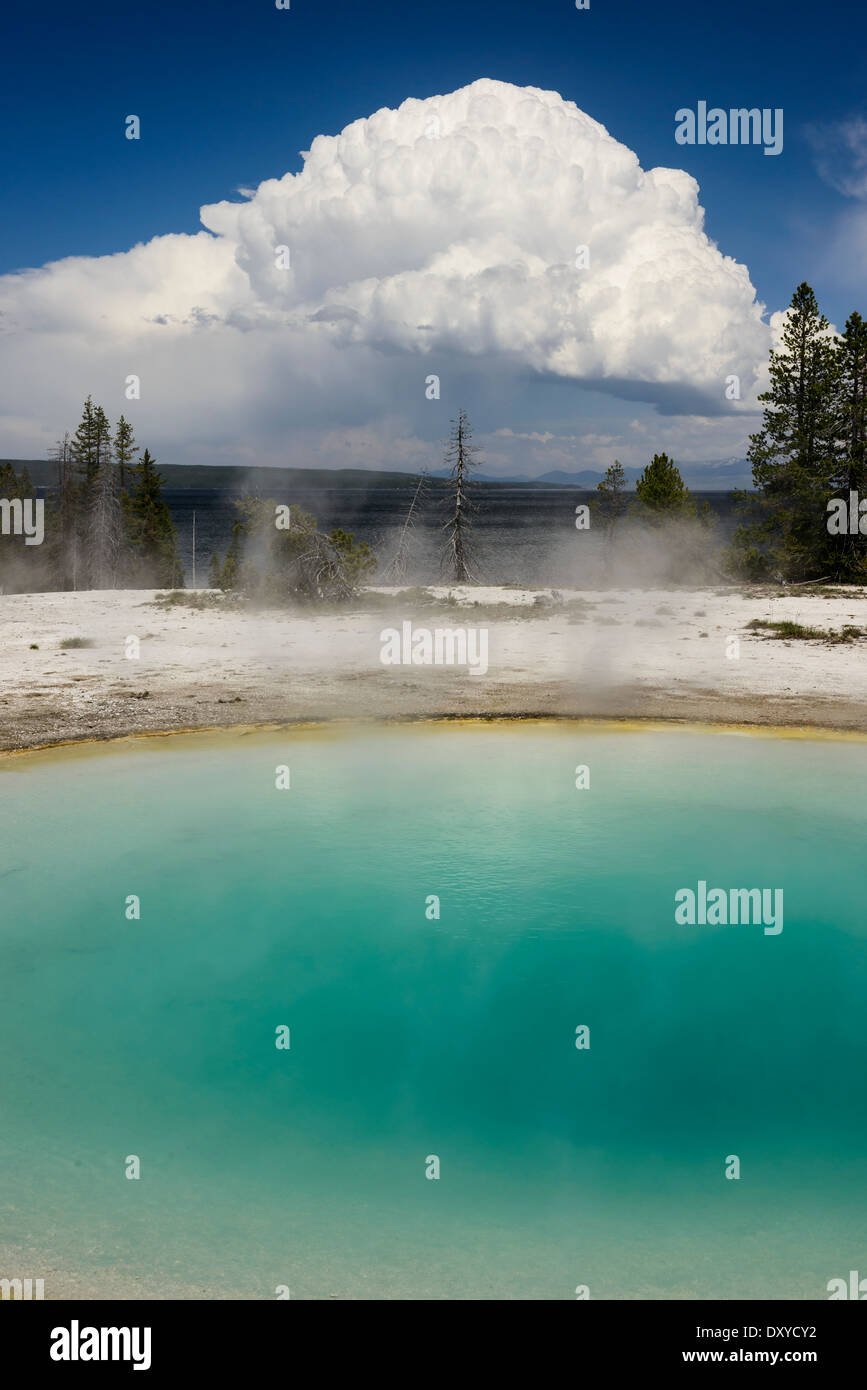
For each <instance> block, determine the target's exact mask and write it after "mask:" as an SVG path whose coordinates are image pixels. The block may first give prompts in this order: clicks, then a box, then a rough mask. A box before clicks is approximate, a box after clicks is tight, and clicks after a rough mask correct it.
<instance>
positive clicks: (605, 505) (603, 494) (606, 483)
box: [596, 459, 628, 531]
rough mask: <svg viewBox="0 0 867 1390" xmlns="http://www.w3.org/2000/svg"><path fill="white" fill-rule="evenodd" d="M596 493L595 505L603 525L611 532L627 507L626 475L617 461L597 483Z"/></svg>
mask: <svg viewBox="0 0 867 1390" xmlns="http://www.w3.org/2000/svg"><path fill="white" fill-rule="evenodd" d="M596 491H597V492H598V494H599V500H598V501H597V503H596V506H597V508H598V511H599V514H600V516H601V518H602V522H603V525H604V526H605V527H606V529H607V530H609V531H613V530H614V527H615V526H616V525H617V522H618V521H619V520H620V519H621V517H623V516H625V514H626V509H627V506H628V502H627V497H626V474H625V473H624V471H623V465H622V463H621V462H620V460H619V459H615V460H614V462H613V463H612V464H611V465H610V466H609V467H608V468H606V470H605V474H604V476H603V478H602V481H601V483H597V485H596Z"/></svg>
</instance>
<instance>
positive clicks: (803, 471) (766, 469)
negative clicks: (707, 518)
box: [735, 282, 840, 579]
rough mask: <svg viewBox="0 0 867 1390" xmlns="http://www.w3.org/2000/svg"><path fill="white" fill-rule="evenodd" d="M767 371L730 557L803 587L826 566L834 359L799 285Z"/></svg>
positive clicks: (834, 452)
mask: <svg viewBox="0 0 867 1390" xmlns="http://www.w3.org/2000/svg"><path fill="white" fill-rule="evenodd" d="M769 370H770V387H769V389H768V390H767V391H764V392H763V393H762V394H761V395H760V396H759V400H760V401H763V402H764V403H765V411H764V418H763V422H762V428H761V429H760V430H759V431H758V432H757V433H756V434H753V435H751V436H750V448H749V451H748V454H747V457H748V459H749V461H750V463H751V465H752V472H753V483H754V485H755V489H756V495H754V496H750V495H749V494H747V495H743V494H741V502H742V505H743V506H744V507H745V509H746V511H747V516H748V518H750V519H749V520H748V522H747V524H745V525H743V526H741V527H740V528H739V530H738V532H737V534H736V537H735V551H736V554H737V555H738V556H739V557H740V561H741V567H742V568H746V569H747V571H748V572H750V573H751V574H753V575H754V576H755V577H758V576H759V575H761V574H762V573H766V574H767V573H774V572H777V573H779V574H780V575H781V577H787V578H794V579H809V578H813V577H816V576H817V575H822V574H823V572H826V571H825V567H826V566H827V565H828V564H829V563H830V564H832V566H833V564H834V561H833V558H832V557H831V549H832V547H830V546H829V536H828V531H827V525H826V514H827V513H826V509H827V501H828V498H829V497H831V495H832V493H833V491H834V482H835V473H836V468H837V461H838V459H839V430H840V419H839V417H840V405H839V386H840V353H839V350H838V348H837V346H836V344H835V342H834V339H833V336H832V334H831V332H830V329H829V324H828V320H827V319H826V318H825V316H824V314H821V313H820V312H819V306H818V304H817V302H816V296H815V294H814V293H813V291H812V290H811V288H810V286H809V285H808V284H806V282H804V283H802V284H800V285H799V286H798V288H797V289H796V290H795V293H794V294H793V296H792V302H791V305H790V306H789V310H788V315H787V318H786V323H785V326H784V328H783V334H782V344H781V348H780V350H779V351H777V350H772V351H771V355H770V368H769Z"/></svg>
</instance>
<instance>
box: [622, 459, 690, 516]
mask: <svg viewBox="0 0 867 1390" xmlns="http://www.w3.org/2000/svg"><path fill="white" fill-rule="evenodd" d="M635 491H636V494H637V496H638V500H639V502H640V503H641V507H642V510H643V511H644V512H646V513H647V514H648V515H649V518H650V519H653V520H657V521H662V520H664V519H665V518H666V517H668V516H673V515H674V516H695V514H696V508H695V503H694V502H693V499H692V497H691V495H690V493H689V491H688V489H687V487H686V485H685V483H684V481H683V478H682V477H681V476H680V471H679V470H678V469H677V468H676V466H675V465H674V463H673V462H672V460H671V459H670V458H669V457H668V454H654V455H653V458H652V459H651V460H650V463H649V464H648V465H647V467H646V468H645V469H644V471H643V473H642V474H641V477H640V478H639V479H638V481H637V483H636V484H635Z"/></svg>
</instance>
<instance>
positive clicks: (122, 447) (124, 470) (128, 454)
mask: <svg viewBox="0 0 867 1390" xmlns="http://www.w3.org/2000/svg"><path fill="white" fill-rule="evenodd" d="M137 453H138V445H137V444H136V442H135V435H134V434H133V429H132V425H131V424H130V423H129V421H128V420H126V419H124V417H123V415H121V417H120V419H119V420H118V422H117V429H116V430H115V434H114V457H115V462H116V463H117V471H118V481H119V483H120V491H121V495H123V493H124V492H125V491H126V483H127V475H128V474H131V473H132V469H133V466H134V465H133V460H134V458H135V455H136V454H137Z"/></svg>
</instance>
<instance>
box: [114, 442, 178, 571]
mask: <svg viewBox="0 0 867 1390" xmlns="http://www.w3.org/2000/svg"><path fill="white" fill-rule="evenodd" d="M133 471H134V476H135V491H134V492H133V494H132V497H131V499H130V503H129V507H128V512H127V516H128V522H127V525H128V535H129V541H130V546H131V549H132V553H133V562H134V578H135V580H136V583H137V584H138V586H139V587H141V588H162V587H163V586H165V585H170V586H172V587H173V588H180V587H181V586H182V584H183V571H182V570H181V565H180V561H179V559H178V553H177V537H176V535H175V527H174V522H173V521H172V515H171V512H170V511H169V509H168V506H167V505H166V503H165V501H164V500H163V495H162V485H163V480H162V478H161V477H160V475H159V473H158V472H157V469H156V464H155V461H154V459H153V458H152V457H151V453H150V450H149V449H145V451H144V453H143V454H142V456H141V461H140V462H139V463H138V464H137V465H136V467H135V469H134V470H133Z"/></svg>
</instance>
